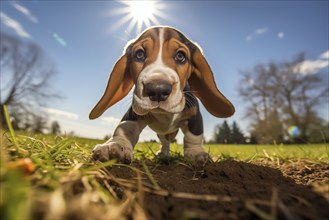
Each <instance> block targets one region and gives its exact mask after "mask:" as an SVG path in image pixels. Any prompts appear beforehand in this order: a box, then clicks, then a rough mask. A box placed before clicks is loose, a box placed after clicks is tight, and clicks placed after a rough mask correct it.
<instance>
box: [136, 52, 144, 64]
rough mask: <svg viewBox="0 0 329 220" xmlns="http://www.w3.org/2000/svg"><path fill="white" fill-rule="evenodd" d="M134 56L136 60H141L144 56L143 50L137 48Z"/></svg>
mask: <svg viewBox="0 0 329 220" xmlns="http://www.w3.org/2000/svg"><path fill="white" fill-rule="evenodd" d="M135 58H136V60H137V61H139V62H143V61H144V60H145V58H146V54H145V51H144V50H142V49H139V50H137V51H136V53H135Z"/></svg>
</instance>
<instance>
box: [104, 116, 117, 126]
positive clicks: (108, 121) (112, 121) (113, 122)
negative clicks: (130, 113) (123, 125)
mask: <svg viewBox="0 0 329 220" xmlns="http://www.w3.org/2000/svg"><path fill="white" fill-rule="evenodd" d="M101 120H102V121H103V122H105V123H106V124H110V125H115V126H117V125H118V124H119V122H120V121H121V120H120V119H118V118H115V117H111V116H108V117H103V118H102V119H101Z"/></svg>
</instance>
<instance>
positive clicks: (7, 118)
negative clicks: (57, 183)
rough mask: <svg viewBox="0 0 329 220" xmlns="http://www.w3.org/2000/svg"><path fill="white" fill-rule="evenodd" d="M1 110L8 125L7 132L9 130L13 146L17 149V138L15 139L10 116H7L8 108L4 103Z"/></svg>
mask: <svg viewBox="0 0 329 220" xmlns="http://www.w3.org/2000/svg"><path fill="white" fill-rule="evenodd" d="M3 110H4V112H5V118H6V122H7V126H8V129H9V132H10V136H11V138H12V140H13V142H14V145H15V147H16V148H17V150H18V143H17V140H16V135H15V131H14V129H13V126H12V125H11V121H10V117H9V113H8V109H7V106H6V105H3Z"/></svg>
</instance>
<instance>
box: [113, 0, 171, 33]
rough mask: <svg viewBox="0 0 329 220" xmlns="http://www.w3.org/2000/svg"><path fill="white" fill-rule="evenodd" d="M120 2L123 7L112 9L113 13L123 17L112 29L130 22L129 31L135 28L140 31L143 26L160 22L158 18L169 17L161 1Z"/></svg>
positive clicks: (127, 29)
mask: <svg viewBox="0 0 329 220" xmlns="http://www.w3.org/2000/svg"><path fill="white" fill-rule="evenodd" d="M120 3H121V4H123V7H120V8H116V9H114V10H112V11H111V15H123V17H122V18H121V19H120V20H119V21H118V22H117V23H116V24H115V25H113V26H112V27H111V30H112V31H114V30H116V29H117V28H120V27H122V26H124V25H125V24H128V26H127V28H126V31H127V32H131V31H132V30H133V29H135V30H136V32H137V33H140V31H141V30H142V28H143V27H150V26H151V25H158V24H160V22H159V20H158V18H163V19H166V18H167V17H166V15H165V13H163V11H162V10H163V9H164V8H165V6H164V4H163V3H162V2H160V1H151V0H148V1H143V0H141V1H120Z"/></svg>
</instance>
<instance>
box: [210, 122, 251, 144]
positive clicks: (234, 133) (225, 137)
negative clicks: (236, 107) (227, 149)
mask: <svg viewBox="0 0 329 220" xmlns="http://www.w3.org/2000/svg"><path fill="white" fill-rule="evenodd" d="M210 142H213V143H219V144H244V143H246V137H245V136H244V134H243V132H242V131H241V129H240V127H239V126H238V124H237V123H236V122H235V121H234V122H233V123H232V125H231V126H229V124H228V123H227V121H226V120H225V121H224V122H223V123H222V124H219V125H216V126H215V131H214V134H213V139H212V140H211V141H210Z"/></svg>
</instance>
